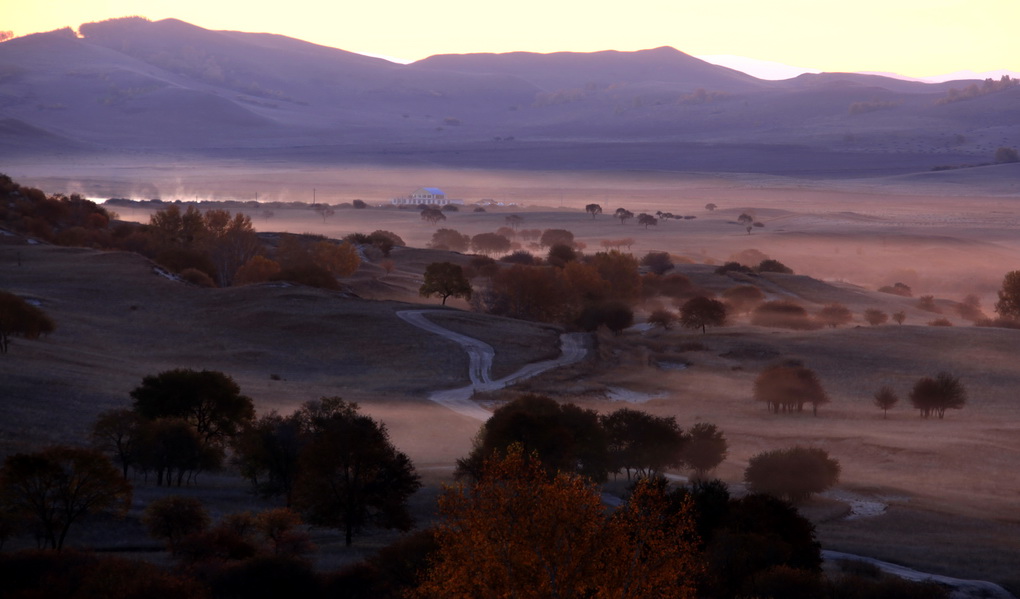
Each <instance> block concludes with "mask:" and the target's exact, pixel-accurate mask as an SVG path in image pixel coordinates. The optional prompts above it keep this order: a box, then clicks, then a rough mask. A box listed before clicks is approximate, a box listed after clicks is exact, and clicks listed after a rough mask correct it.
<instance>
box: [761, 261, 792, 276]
mask: <svg viewBox="0 0 1020 599" xmlns="http://www.w3.org/2000/svg"><path fill="white" fill-rule="evenodd" d="M754 270H755V271H757V272H777V273H780V274H784V275H792V274H793V269H792V268H790V267H789V266H787V265H785V264H783V263H782V262H780V261H779V260H773V259H772V258H766V259H765V260H762V261H761V262H759V263H758V266H755V267H754Z"/></svg>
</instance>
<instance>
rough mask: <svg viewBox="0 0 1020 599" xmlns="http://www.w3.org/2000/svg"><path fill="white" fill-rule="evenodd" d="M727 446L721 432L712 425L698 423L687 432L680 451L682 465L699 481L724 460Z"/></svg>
mask: <svg viewBox="0 0 1020 599" xmlns="http://www.w3.org/2000/svg"><path fill="white" fill-rule="evenodd" d="M727 451H728V445H727V443H726V437H724V436H723V434H722V431H721V430H719V428H718V427H716V425H714V424H709V423H707V422H699V423H697V424H695V425H694V426H692V427H691V428H690V430H688V431H687V443H686V444H685V445H684V448H683V449H682V450H681V451H680V457H681V459H683V461H684V463H685V464H687V465H688V466H690V468H691V470H694V473H695V475H696V476H697V478H699V479H703V478H705V476H706V475H707V474H708V473H709V472H710V471H711V470H712V469H714V468H715V467H716V466H718V465H719V464H721V463H722V461H723V460H725V459H726V453H727Z"/></svg>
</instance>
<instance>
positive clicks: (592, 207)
mask: <svg viewBox="0 0 1020 599" xmlns="http://www.w3.org/2000/svg"><path fill="white" fill-rule="evenodd" d="M584 211H585V212H587V213H588V214H590V215H591V217H592V218H593V219H594V218H595V217H596V216H597V215H599V214H602V206H599V205H598V204H588V205H587V206H585V207H584Z"/></svg>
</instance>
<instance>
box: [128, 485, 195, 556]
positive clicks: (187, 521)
mask: <svg viewBox="0 0 1020 599" xmlns="http://www.w3.org/2000/svg"><path fill="white" fill-rule="evenodd" d="M210 522H211V520H210V519H209V512H208V511H206V509H205V506H203V505H202V502H201V501H199V500H198V499H196V498H194V497H181V496H180V495H168V496H166V497H160V498H159V499H154V500H152V502H150V503H149V505H147V506H145V511H144V512H143V513H142V524H144V525H145V528H146V529H147V530H148V531H149V535H150V536H152V537H154V538H157V539H161V540H163V541H166V544H167V548H168V549H169V550H170V553H172V554H174V555H177V552H178V549H179V547H180V543H181V541H182V540H183V539H184V538H185V537H187V536H189V535H193V534H196V533H200V532H203V531H205V530H206V529H207V528H209V523H210Z"/></svg>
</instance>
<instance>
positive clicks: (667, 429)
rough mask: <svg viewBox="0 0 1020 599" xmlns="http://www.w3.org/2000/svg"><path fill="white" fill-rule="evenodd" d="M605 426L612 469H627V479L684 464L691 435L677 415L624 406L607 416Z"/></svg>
mask: <svg viewBox="0 0 1020 599" xmlns="http://www.w3.org/2000/svg"><path fill="white" fill-rule="evenodd" d="M602 426H603V428H605V431H606V434H607V435H608V440H609V457H610V460H611V464H612V471H613V472H619V471H620V470H624V471H625V472H626V473H627V480H630V478H631V472H634V473H635V474H637V475H639V476H655V475H657V474H660V473H662V472H663V471H665V470H666V469H667V468H678V467H680V466H681V465H682V464H683V458H682V457H681V456H682V452H683V449H684V447H685V446H686V444H687V437H686V436H685V435H684V432H683V429H681V428H680V425H679V424H677V421H676V418H675V417H673V416H668V417H667V416H653V415H651V414H648V413H647V412H642V411H640V410H632V409H630V408H622V409H619V410H616V411H614V412H612V413H610V414H605V415H603V416H602Z"/></svg>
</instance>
